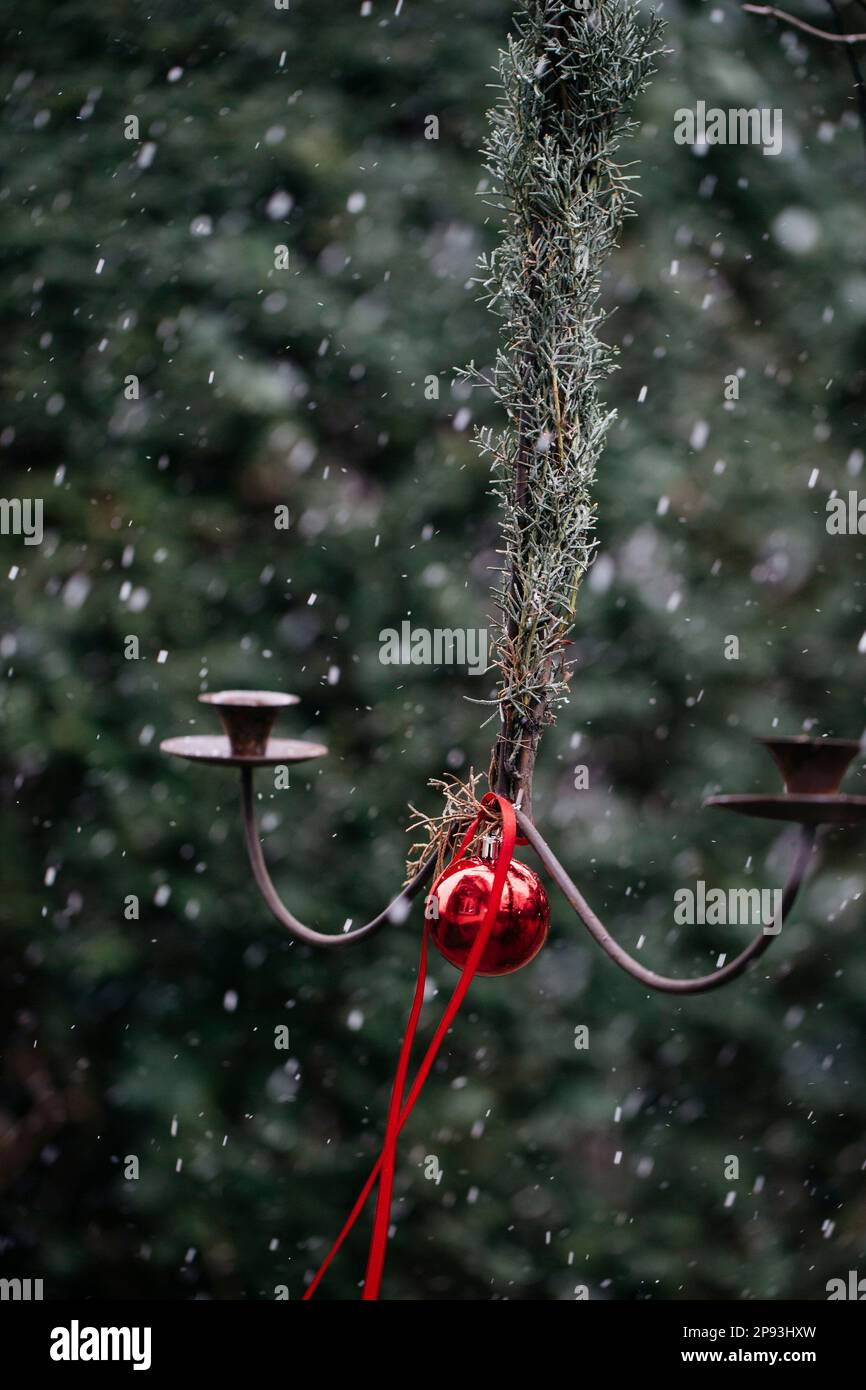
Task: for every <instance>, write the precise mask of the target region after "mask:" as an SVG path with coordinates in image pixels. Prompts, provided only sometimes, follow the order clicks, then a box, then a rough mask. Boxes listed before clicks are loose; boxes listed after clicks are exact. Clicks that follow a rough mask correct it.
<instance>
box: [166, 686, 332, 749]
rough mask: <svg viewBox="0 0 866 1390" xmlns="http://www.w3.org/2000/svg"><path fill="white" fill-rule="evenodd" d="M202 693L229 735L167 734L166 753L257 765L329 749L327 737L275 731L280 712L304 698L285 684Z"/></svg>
mask: <svg viewBox="0 0 866 1390" xmlns="http://www.w3.org/2000/svg"><path fill="white" fill-rule="evenodd" d="M198 698H199V700H200V701H201V703H202V704H204V705H212V706H213V707H214V708H215V709H216V711H217V713H218V714H219V717H220V719H221V720H222V725H223V728H224V729H225V737H224V738H220V737H218V736H217V735H213V734H185V735H183V736H182V737H180V738H167V739H164V740H163V742H162V743H161V744H160V745H159V746H160V748H161V750H162V752H163V753H168V754H170V755H171V756H172V757H175V758H187V759H189V760H190V761H192V762H199V763H210V764H211V765H212V766H215V767H241V768H243V767H246V768H253V767H276V766H278V765H280V764H282V763H302V762H306V761H307V760H308V759H310V758H322V757H324V755H325V754H326V753H327V751H328V750H327V748H325V747H324V745H323V744H321V743H305V742H302V741H301V740H299V739H293V738H272V737H271V730H272V729H273V727H274V721H275V720H276V718H277V716H278V714H279V713H280V711H281V710H283V709H286V708H287V706H289V705H296V704H298V697H297V695H288V694H285V693H284V692H282V691H279V690H219V691H216V692H214V694H208V695H199V697H198Z"/></svg>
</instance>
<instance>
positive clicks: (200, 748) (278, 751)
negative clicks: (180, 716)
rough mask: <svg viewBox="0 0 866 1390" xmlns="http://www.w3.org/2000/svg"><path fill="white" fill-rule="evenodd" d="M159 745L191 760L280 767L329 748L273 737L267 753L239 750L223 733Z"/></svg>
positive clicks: (218, 764) (216, 764) (190, 736)
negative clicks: (242, 751) (237, 751)
mask: <svg viewBox="0 0 866 1390" xmlns="http://www.w3.org/2000/svg"><path fill="white" fill-rule="evenodd" d="M159 746H160V750H161V751H162V752H163V753H168V754H169V755H170V756H171V757H173V758H188V759H189V760H190V761H191V762H196V763H209V764H210V765H211V766H213V767H277V766H278V765H280V764H282V763H304V762H308V761H309V760H310V758H323V757H324V756H325V754H326V753H327V751H328V750H327V748H326V747H325V746H324V744H322V743H303V742H301V740H300V739H296V738H272V739H269V740H268V746H267V748H266V750H265V752H263V753H236V752H235V751H234V749H233V748H232V745H231V744H230V743H229V740H228V739H227V738H222V737H221V736H220V735H219V734H184V735H181V737H180V738H166V739H163V741H162V743H161V744H160V745H159Z"/></svg>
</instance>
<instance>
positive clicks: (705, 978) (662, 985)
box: [517, 811, 817, 994]
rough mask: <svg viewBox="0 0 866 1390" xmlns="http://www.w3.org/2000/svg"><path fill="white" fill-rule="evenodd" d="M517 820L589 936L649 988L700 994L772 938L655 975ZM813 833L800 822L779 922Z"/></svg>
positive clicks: (738, 970) (528, 826)
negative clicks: (678, 972)
mask: <svg viewBox="0 0 866 1390" xmlns="http://www.w3.org/2000/svg"><path fill="white" fill-rule="evenodd" d="M517 824H518V826H519V828H520V833H521V834H522V835H523V836H525V838H526V839H527V840H528V841H529V843H530V845H531V846H532V848H533V849H534V850H535V852H536V854H537V855H538V857H539V859H540V860H541V862H542V864H543V865H544V867H545V868H546V869H547V872H548V873H549V874H550V876H551V878H552V879H553V881H554V882H555V883H556V885H557V887H558V888H560V889H561V890H562V892H563V895H564V896H565V898H566V901H567V902H568V903H569V904H570V905H571V907H573V908H574V910H575V912H576V913H577V915H578V917H579V918H580V920H581V921H582V922H583V924H584V926H585V927H586V929H587V931H588V932H589V933H590V935H591V936H592V937H593V939H594V940H595V941H597V942H598V944H599V946H600V947H601V948H602V950H603V951H606V952H607V954H608V955H609V956H610V958H611V960H612V961H615V962H616V964H617V965H618V966H619V967H620V969H621V970H625V971H626V973H627V974H628V975H631V976H632V977H633V978H634V979H635V980H640V981H641V983H642V984H645V985H649V987H650V988H651V989H658V990H662V991H663V992H664V993H665V994H703V993H705V992H706V991H707V990H709V989H717V988H718V986H719V985H724V984H727V982H728V980H733V979H735V978H736V976H737V975H741V974H742V973H743V971H744V970H745V969H746V967H747V965H749V963H750V962H751V961H753V960H757V959H758V957H759V956H761V955H763V953H764V952H765V951H766V949H767V947H768V946H769V944H770V942H771V941H772V940H773V935H774V934H771V933H764V932H762V933H761V934H760V936H756V937H755V939H754V941H752V942H751V943H750V944H749V945H748V946H747V947H746V949H745V950H744V951H742V952H741V953H740V954H739V955H738V956H737V957H736V959H735V960H732V961H730V963H729V964H728V965H724V966H722V967H721V969H719V970H714V971H713V972H712V974H710V975H698V976H696V977H694V978H692V979H687V980H677V979H674V978H673V977H672V976H670V975H658V974H656V972H655V970H648V969H647V968H646V966H645V965H641V964H640V962H639V961H637V960H635V958H634V956H630V955H629V953H628V951H624V950H623V948H622V946H620V945H619V944H618V943H617V942H616V941H614V939H613V937H612V936H611V934H610V932H609V931H608V930H607V927H606V926H605V925H604V923H603V922H602V921H601V920H600V918H598V917H596V915H595V913H594V912H593V910H592V908H591V907H590V906H589V903H588V902H587V901H586V899H585V898H584V896H583V894H582V893H581V892H580V891H579V889H578V888H577V886H576V884H574V883H573V882H572V880H571V878H570V877H569V875H568V874H567V873H566V871H565V869H564V868H563V867H562V865H561V864H560V862H559V860H558V859H557V857H556V855H555V854H554V852H553V850H552V849H551V848H550V845H549V844H548V843H547V841H546V840H545V839H544V838H543V836H542V835H540V834H539V833H538V831H537V830H536V828H535V826H534V825H533V824H532V821H530V820H528V819H527V817H526V816H525V815H524V814H523V812H522V811H518V812H517ZM816 834H817V827H816V826H814V825H801V827H800V835H799V840H798V843H797V850H796V853H795V856H794V863H793V865H792V868H791V871H790V873H789V875H788V881H787V883H786V884H785V887H784V890H783V893H782V921H783V922H784V920H785V918H786V917H787V915H788V913H789V912H790V910H791V908H792V907H793V905H794V899H795V898H796V896H797V893H798V892H799V890H800V885H801V884H802V882H803V879H804V877H805V875H806V870H807V869H808V867H809V860H810V858H811V856H812V849H813V847H814V844H815V836H816Z"/></svg>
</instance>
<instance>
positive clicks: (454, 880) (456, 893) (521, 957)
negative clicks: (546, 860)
mask: <svg viewBox="0 0 866 1390" xmlns="http://www.w3.org/2000/svg"><path fill="white" fill-rule="evenodd" d="M494 869H495V865H494V863H493V861H490V860H485V859H476V858H474V857H473V858H468V859H463V860H461V861H460V863H459V864H457V865H456V866H455V867H453V868H450V869H446V870H445V872H444V874H442V875H441V876H440V877H439V878H438V879H437V880H436V882H435V883H434V885H433V887H432V888H431V890H430V894H429V897H428V899H427V907H426V911H425V914H424V915H425V917H426V918H427V924H428V927H429V930H430V938H431V940H432V942H433V944H434V946H435V947H436V949H437V950H438V951H441V953H442V955H443V956H444V957H445V959H446V960H447V961H450V962H451V964H452V965H456V966H457V967H458V969H462V968H463V966H464V965H465V964H466V957H467V956H468V955H469V952H470V950H471V949H472V943H473V941H474V940H475V937H476V935H477V933H478V928H479V927H480V926H481V923H482V922H483V921H484V914H485V913H486V911H487V906H488V903H489V902H490V894H491V891H492V889H493V874H494ZM549 924H550V904H549V903H548V901H547V894H546V893H545V891H544V888H543V887H542V885H541V880H540V879H539V877H538V875H537V874H535V873H533V871H532V869H530V868H528V867H527V865H526V864H521V863H520V862H519V861H518V860H516V859H512V861H511V864H510V865H509V867H508V875H507V877H506V879H505V887H504V889H503V893H502V902H501V904H500V907H499V912H498V913H497V915H496V920H495V922H494V923H493V929H492V931H491V933H490V936H489V938H488V940H487V945H486V946H485V948H484V950H483V952H482V954H481V960H480V962H479V966H478V971H477V973H478V974H479V975H508V974H510V973H511V971H512V970H519V969H520V967H521V966H522V965H528V964H529V962H530V961H531V960H532V959H533V957H534V956H537V955H538V952H539V951H540V950H541V948H542V946H543V945H544V942H545V938H546V937H547V928H548V926H549Z"/></svg>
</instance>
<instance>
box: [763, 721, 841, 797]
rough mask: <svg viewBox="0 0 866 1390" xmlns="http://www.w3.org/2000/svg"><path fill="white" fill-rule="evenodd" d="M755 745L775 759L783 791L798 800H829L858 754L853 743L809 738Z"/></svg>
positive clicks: (836, 739)
mask: <svg viewBox="0 0 866 1390" xmlns="http://www.w3.org/2000/svg"><path fill="white" fill-rule="evenodd" d="M755 742H756V743H762V744H763V745H764V747H765V748H766V749H767V751H768V752H769V753H770V754H771V755H772V757H773V758H774V759H775V762H776V765H777V766H778V768H779V771H780V772H781V774H782V778H783V780H784V783H785V791H786V792H789V793H797V794H799V795H800V796H832V795H833V794H834V793H835V792H837V791H838V790H839V786H840V784H841V782H842V778H843V777H844V776H845V773H846V772H847V771H848V768H849V767H850V765H851V763H852V762H853V761H854V759H855V758H856V756H857V754H858V753H859V752H860V751H861V748H860V744H859V743H858V742H857V741H856V740H855V739H850V738H810V737H809V736H808V735H807V734H799V735H795V736H794V737H793V738H759V739H756V740H755Z"/></svg>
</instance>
